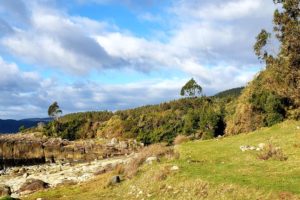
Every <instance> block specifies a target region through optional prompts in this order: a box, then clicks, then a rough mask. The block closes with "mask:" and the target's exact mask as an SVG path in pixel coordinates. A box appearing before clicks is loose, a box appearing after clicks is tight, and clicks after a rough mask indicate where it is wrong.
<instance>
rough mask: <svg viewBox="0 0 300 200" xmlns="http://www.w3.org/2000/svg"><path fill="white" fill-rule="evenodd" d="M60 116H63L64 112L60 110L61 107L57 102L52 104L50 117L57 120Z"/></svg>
mask: <svg viewBox="0 0 300 200" xmlns="http://www.w3.org/2000/svg"><path fill="white" fill-rule="evenodd" d="M60 114H62V110H61V109H60V108H59V105H58V104H57V102H56V101H55V102H54V103H52V104H51V105H50V106H49V108H48V115H49V117H52V118H54V119H57V118H58V116H59V115H60Z"/></svg>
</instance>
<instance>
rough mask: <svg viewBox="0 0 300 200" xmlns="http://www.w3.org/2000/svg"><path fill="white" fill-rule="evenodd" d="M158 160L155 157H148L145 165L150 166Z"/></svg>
mask: <svg viewBox="0 0 300 200" xmlns="http://www.w3.org/2000/svg"><path fill="white" fill-rule="evenodd" d="M157 160H158V159H157V157H156V156H152V157H148V158H147V159H146V161H145V162H146V163H147V164H152V163H153V162H155V161H157Z"/></svg>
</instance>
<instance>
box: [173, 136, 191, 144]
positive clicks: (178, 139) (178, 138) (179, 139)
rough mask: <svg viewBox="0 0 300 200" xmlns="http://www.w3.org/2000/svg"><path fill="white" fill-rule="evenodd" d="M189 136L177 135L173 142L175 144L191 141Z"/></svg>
mask: <svg viewBox="0 0 300 200" xmlns="http://www.w3.org/2000/svg"><path fill="white" fill-rule="evenodd" d="M189 140H190V139H189V137H187V136H185V135H177V136H176V138H175V139H174V142H173V144H174V145H178V144H182V143H184V142H187V141H189Z"/></svg>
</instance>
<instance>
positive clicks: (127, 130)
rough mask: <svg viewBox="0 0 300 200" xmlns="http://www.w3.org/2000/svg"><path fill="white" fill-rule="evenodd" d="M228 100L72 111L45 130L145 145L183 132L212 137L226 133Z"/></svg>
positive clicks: (190, 100)
mask: <svg viewBox="0 0 300 200" xmlns="http://www.w3.org/2000/svg"><path fill="white" fill-rule="evenodd" d="M228 102H231V100H228V99H227V96H226V97H224V98H219V97H204V96H203V97H200V98H182V99H179V100H175V101H171V102H167V103H162V104H159V105H148V106H143V107H139V108H135V109H129V110H123V111H117V112H115V113H112V112H108V111H103V112H85V113H74V114H68V115H65V116H63V117H61V118H59V119H58V120H55V121H52V122H51V123H49V124H48V125H46V127H45V128H44V133H45V134H46V135H48V136H59V137H63V138H66V139H70V140H75V139H84V138H94V137H97V136H99V137H108V138H109V137H122V138H136V139H137V140H139V141H141V142H143V143H145V144H151V143H157V142H166V143H168V144H171V143H172V142H173V141H174V138H175V137H176V136H177V135H179V134H182V135H187V136H194V137H199V138H202V139H210V138H212V137H215V136H217V135H223V133H224V128H225V122H224V118H225V111H224V110H225V109H224V107H225V105H227V104H228Z"/></svg>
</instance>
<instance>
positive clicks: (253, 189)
mask: <svg viewBox="0 0 300 200" xmlns="http://www.w3.org/2000/svg"><path fill="white" fill-rule="evenodd" d="M297 126H300V122H299V121H298V122H296V121H287V122H284V123H281V124H278V125H276V126H273V127H271V128H264V129H261V130H258V131H256V132H253V133H249V134H242V135H238V136H232V137H226V138H223V139H219V140H216V139H214V140H209V141H195V142H188V143H185V144H182V145H180V146H177V147H176V151H178V152H179V153H180V158H179V159H177V160H176V159H165V160H163V161H162V162H160V163H156V164H153V165H144V166H143V167H142V168H141V170H140V173H139V174H138V175H137V176H136V177H134V178H133V179H131V180H125V181H123V182H122V183H121V184H119V185H116V186H111V187H107V181H108V179H109V178H110V177H111V174H104V175H101V176H98V177H97V178H95V179H94V180H92V181H90V182H88V183H83V184H81V185H75V186H64V187H59V188H55V189H50V190H46V191H42V192H39V193H35V194H33V195H31V196H29V197H27V198H25V199H36V198H38V197H42V198H43V199H74V200H76V199H78V200H79V199H86V200H92V199H120V200H121V199H241V200H244V199H272V200H273V199H300V130H298V129H297V128H296V127H297ZM269 142H271V143H272V144H274V145H275V146H278V147H281V149H282V150H283V153H284V154H285V155H286V156H288V159H287V160H286V161H276V160H266V161H263V160H259V159H258V158H257V154H258V153H259V152H256V151H246V152H242V151H241V150H240V149H239V147H240V146H241V145H258V144H259V143H266V144H267V143H269ZM173 165H177V166H179V171H178V172H170V173H169V174H168V176H167V178H166V179H165V180H158V179H157V177H158V174H159V173H161V172H162V171H163V170H162V169H164V168H167V169H169V168H170V167H171V166H173Z"/></svg>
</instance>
